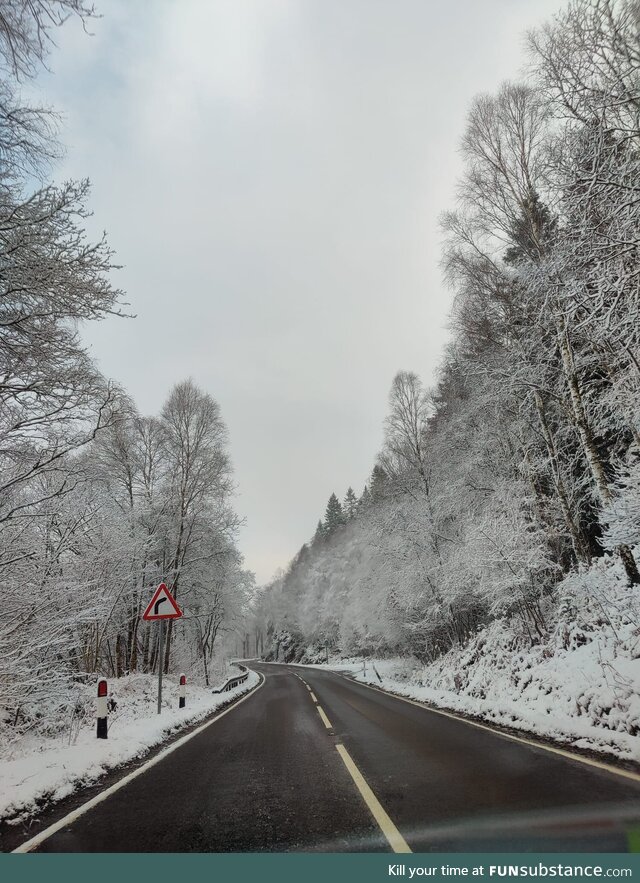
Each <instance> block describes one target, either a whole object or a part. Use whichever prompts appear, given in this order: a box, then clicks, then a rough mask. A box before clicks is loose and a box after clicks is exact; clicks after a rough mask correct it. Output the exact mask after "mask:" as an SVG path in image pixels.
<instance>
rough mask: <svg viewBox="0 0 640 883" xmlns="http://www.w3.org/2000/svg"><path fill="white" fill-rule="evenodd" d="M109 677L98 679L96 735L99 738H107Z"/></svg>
mask: <svg viewBox="0 0 640 883" xmlns="http://www.w3.org/2000/svg"><path fill="white" fill-rule="evenodd" d="M107 690H108V687H107V679H106V678H100V680H99V681H98V698H97V699H96V720H97V726H96V736H97V737H98V739H106V738H107V714H108V709H107Z"/></svg>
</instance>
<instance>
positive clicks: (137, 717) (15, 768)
mask: <svg viewBox="0 0 640 883" xmlns="http://www.w3.org/2000/svg"><path fill="white" fill-rule="evenodd" d="M258 680H259V679H258V676H257V675H256V674H255V673H254V672H250V674H249V678H248V680H247V681H245V683H244V684H241V685H240V686H239V687H236V688H235V689H234V690H231V691H229V692H228V693H220V694H213V693H212V692H211V689H208V688H207V689H205V688H202V687H197V686H193V685H192V686H187V697H186V707H185V708H182V709H181V708H178V685H177V681H176V680H174V679H172V678H171V677H168V678H166V680H165V681H164V683H163V709H162V714H161V715H158V714H157V705H156V703H157V692H156V691H157V680H156V678H155V677H154V676H151V675H129V676H128V677H124V678H120V679H119V680H112V681H109V688H110V696H111V698H113V699H114V700H115V702H116V705H117V708H116V709H115V711H113V712H112V713H111V714H110V715H109V736H108V738H107V739H97V738H96V734H95V719H85V720H84V722H83V725H81V726H80V727H78V728H76V729H74V728H69V729H67V731H66V732H65V733H64V734H63V735H60V736H59V737H58V738H56V739H47V740H45V741H43V740H42V738H41V737H40V738H37V739H36V738H35V737H34V738H33V739H32V740H31V741H30V740H29V738H28V737H22V738H21V739H20V740H19V741H16V742H15V743H14V744H13V745H11V746H9V747H7V748H5V750H4V751H3V753H2V756H0V819H7V820H9V821H10V822H11V823H14V822H15V823H16V824H17V823H18V822H20V821H22V820H24V819H26V818H28V817H29V816H31V815H33V814H35V813H36V812H37V811H40V810H41V809H42V808H43V807H45V806H47V805H48V804H50V803H53V802H55V801H57V800H61V799H62V798H63V797H66V796H68V795H69V794H72V793H74V792H75V791H77V790H78V789H79V788H82V787H84V786H86V785H89V784H91V783H93V782H95V781H97V780H98V779H99V778H100V777H101V776H102V775H104V773H106V772H107V771H108V770H112V769H114V768H115V767H118V766H121V765H122V764H125V763H127V762H128V761H131V760H133V759H134V758H138V757H143V756H144V755H145V754H146V753H147V751H148V750H149V749H150V748H152V747H153V746H155V745H159V744H160V743H162V742H164V741H165V740H166V739H168V738H169V737H170V736H172V735H173V734H174V733H177V732H178V731H179V730H181V729H183V728H184V727H186V726H187V725H189V724H193V723H196V722H197V721H200V720H202V719H203V718H206V717H208V716H209V715H210V714H211V713H212V712H213V711H215V710H216V709H217V708H220V707H221V706H222V705H226V704H228V703H229V702H230V701H231V700H232V699H235V698H237V697H238V696H240V695H242V694H243V693H246V692H247V691H248V690H251V689H252V688H253V687H254V686H255V685H256V684H257V683H258ZM87 689H88V688H87ZM94 690H95V686H94V687H93V688H92V692H93V691H94ZM92 701H93V700H92Z"/></svg>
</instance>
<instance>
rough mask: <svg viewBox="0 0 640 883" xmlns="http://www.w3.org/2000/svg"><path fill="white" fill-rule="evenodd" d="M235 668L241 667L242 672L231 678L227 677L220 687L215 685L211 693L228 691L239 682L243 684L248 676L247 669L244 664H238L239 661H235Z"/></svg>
mask: <svg viewBox="0 0 640 883" xmlns="http://www.w3.org/2000/svg"><path fill="white" fill-rule="evenodd" d="M235 665H236V667H237V668H241V669H242V674H239V675H235V677H233V678H228V679H227V680H226V681H225V682H224V684H222V686H221V687H217V688H216V689H215V690H212V691H211V692H212V693H228V692H229V690H233V688H234V687H238V686H239V685H240V684H244V682H245V681H246V680H247V678H248V677H249V669H248V668H247V667H246V665H240V663H239V662H236V663H235Z"/></svg>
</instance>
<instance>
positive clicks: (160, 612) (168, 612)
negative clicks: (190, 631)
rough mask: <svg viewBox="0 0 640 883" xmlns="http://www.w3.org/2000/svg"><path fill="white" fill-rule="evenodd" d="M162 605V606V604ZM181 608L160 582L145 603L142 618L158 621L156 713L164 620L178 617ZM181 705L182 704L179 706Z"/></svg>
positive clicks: (162, 651) (161, 667) (161, 665)
mask: <svg viewBox="0 0 640 883" xmlns="http://www.w3.org/2000/svg"><path fill="white" fill-rule="evenodd" d="M163 605H164V606H163ZM181 616H182V610H180V608H179V607H178V605H177V604H176V599H175V598H174V597H173V595H172V594H171V592H170V591H169V589H168V588H167V587H166V585H165V584H164V583H160V585H159V586H158V588H157V589H156V590H155V592H154V593H153V598H152V599H151V600H150V601H149V603H148V604H147V609H146V610H145V612H144V613H143V614H142V618H143V619H144V620H146V621H147V622H156V621H158V622H159V623H160V635H159V640H158V714H160V712H161V711H162V669H163V668H164V621H165V619H180V617H181ZM181 707H182V706H181Z"/></svg>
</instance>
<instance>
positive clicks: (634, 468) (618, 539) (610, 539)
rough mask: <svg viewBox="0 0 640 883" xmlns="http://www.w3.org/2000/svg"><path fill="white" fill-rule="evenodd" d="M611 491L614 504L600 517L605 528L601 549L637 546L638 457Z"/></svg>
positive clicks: (639, 509)
mask: <svg viewBox="0 0 640 883" xmlns="http://www.w3.org/2000/svg"><path fill="white" fill-rule="evenodd" d="M635 453H636V455H637V452H635ZM613 490H614V497H613V500H612V501H611V502H610V503H609V504H608V505H607V506H606V507H605V508H604V510H603V512H602V517H601V520H602V523H603V524H604V525H605V528H604V530H603V534H602V545H603V546H604V548H605V549H607V550H609V551H613V550H614V549H616V548H617V547H618V546H620V545H622V544H625V545H627V546H635V545H638V544H640V459H637V456H636V458H635V462H633V463H632V465H631V466H629V467H628V468H626V469H624V470H622V471H621V473H620V474H619V476H618V479H617V481H616V483H615V485H614V489H613Z"/></svg>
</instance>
